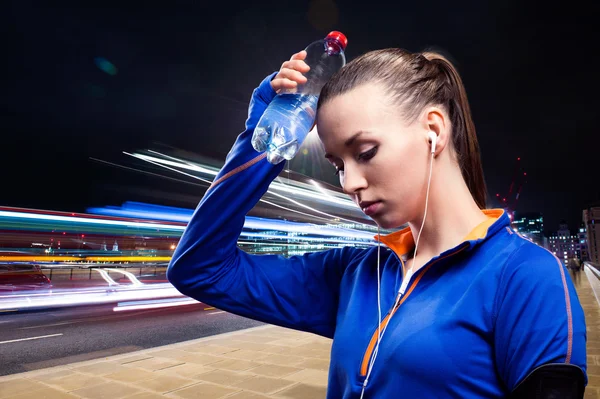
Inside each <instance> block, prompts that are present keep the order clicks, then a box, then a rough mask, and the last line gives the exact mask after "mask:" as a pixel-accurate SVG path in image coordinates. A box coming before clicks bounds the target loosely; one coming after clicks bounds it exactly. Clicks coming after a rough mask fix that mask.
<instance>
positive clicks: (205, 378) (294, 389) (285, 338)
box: [0, 269, 600, 399]
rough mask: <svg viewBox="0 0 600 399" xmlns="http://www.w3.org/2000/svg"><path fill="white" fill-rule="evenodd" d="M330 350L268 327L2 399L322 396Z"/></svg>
mask: <svg viewBox="0 0 600 399" xmlns="http://www.w3.org/2000/svg"><path fill="white" fill-rule="evenodd" d="M571 277H572V278H573V281H574V282H575V285H576V287H577V292H578V296H579V299H580V301H581V303H582V306H583V308H584V310H585V313H586V321H587V328H588V348H587V350H588V377H589V384H588V387H587V389H586V394H585V398H586V399H600V306H599V305H598V300H597V298H596V295H598V297H600V280H598V279H597V278H596V277H595V276H594V274H593V273H592V271H590V270H587V269H586V271H585V272H579V273H574V272H571ZM592 285H594V288H595V290H596V294H594V289H592ZM330 348H331V340H329V339H326V338H322V337H319V336H316V335H313V334H307V333H302V332H297V331H293V330H289V329H284V328H280V327H274V326H263V327H257V328H252V329H248V330H243V331H237V332H233V333H227V334H222V335H217V336H213V337H207V338H202V339H198V340H193V341H187V342H182V343H178V344H172V345H167V346H163V347H158V348H152V349H146V350H142V351H139V352H133V353H129V354H124V355H117V356H110V357H108V358H101V359H96V360H91V361H85V362H80V363H72V364H69V365H65V366H59V367H53V368H48V369H42V370H36V371H30V372H27V373H21V374H14V375H10V376H5V377H0V398H2V399H3V398H11V399H26V398H35V399H66V398H90V399H100V398H106V399H120V398H127V399H159V398H162V399H164V398H174V399H181V398H184V399H188V398H190V399H191V398H202V399H213V398H228V399H229V398H231V399H254V398H256V399H258V398H281V399H283V398H291V399H318V398H324V397H325V390H326V385H327V370H328V366H329V351H330Z"/></svg>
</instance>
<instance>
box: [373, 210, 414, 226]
mask: <svg viewBox="0 0 600 399" xmlns="http://www.w3.org/2000/svg"><path fill="white" fill-rule="evenodd" d="M373 216H374V217H373V218H372V219H373V221H375V223H377V225H378V226H379V227H381V228H382V229H397V228H399V227H401V226H404V225H405V224H406V223H407V221H406V218H403V217H398V216H399V215H395V216H396V217H393V216H392V215H390V214H385V213H382V214H380V215H373Z"/></svg>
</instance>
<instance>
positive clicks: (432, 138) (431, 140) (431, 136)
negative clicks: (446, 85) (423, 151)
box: [428, 130, 437, 154]
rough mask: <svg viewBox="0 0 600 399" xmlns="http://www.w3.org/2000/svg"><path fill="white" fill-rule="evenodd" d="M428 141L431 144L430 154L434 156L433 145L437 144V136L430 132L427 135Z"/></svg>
mask: <svg viewBox="0 0 600 399" xmlns="http://www.w3.org/2000/svg"><path fill="white" fill-rule="evenodd" d="M428 136H429V141H430V142H431V153H432V154H435V145H436V144H437V134H435V133H434V132H432V131H431V130H430V131H429V133H428Z"/></svg>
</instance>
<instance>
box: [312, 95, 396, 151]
mask: <svg viewBox="0 0 600 399" xmlns="http://www.w3.org/2000/svg"><path fill="white" fill-rule="evenodd" d="M398 118H399V112H398V106H397V105H394V104H393V102H392V100H391V98H390V97H389V95H388V94H387V93H386V91H385V90H384V89H383V87H382V86H380V85H378V84H367V85H363V86H359V87H357V88H355V89H352V90H350V91H348V92H346V93H344V94H341V95H339V96H336V97H334V98H332V99H330V100H329V101H327V102H326V103H325V104H324V105H323V106H322V107H321V109H319V112H318V114H317V132H318V134H319V138H320V139H321V141H322V142H323V145H324V146H325V149H326V150H329V148H331V149H332V150H333V147H336V146H339V145H341V144H343V142H345V141H346V140H347V139H348V138H350V137H352V136H353V135H354V134H355V133H356V132H359V131H369V132H376V131H378V130H382V126H385V125H387V124H397V123H398Z"/></svg>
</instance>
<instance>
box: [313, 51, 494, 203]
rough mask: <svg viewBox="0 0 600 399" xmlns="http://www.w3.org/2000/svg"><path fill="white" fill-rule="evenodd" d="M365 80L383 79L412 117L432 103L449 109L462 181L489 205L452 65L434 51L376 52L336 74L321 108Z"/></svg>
mask: <svg viewBox="0 0 600 399" xmlns="http://www.w3.org/2000/svg"><path fill="white" fill-rule="evenodd" d="M366 83H382V84H383V85H384V87H386V88H387V90H388V92H389V94H391V96H392V97H393V98H394V100H395V101H396V102H397V103H398V104H400V106H401V109H402V111H403V113H404V116H405V117H407V118H409V119H413V120H414V119H415V118H417V117H418V115H419V113H420V112H421V111H422V110H423V109H424V108H425V107H426V106H427V105H431V104H434V105H439V106H442V107H443V108H444V109H445V110H446V112H448V114H449V116H450V123H451V127H452V145H453V147H454V150H455V152H456V156H457V160H458V165H459V166H460V170H461V173H462V176H463V179H464V180H465V182H466V184H467V187H468V188H469V191H470V192H471V195H472V196H473V199H474V200H475V202H476V203H477V205H478V206H479V207H480V208H481V209H483V208H485V204H486V187H485V180H484V178H483V167H482V165H481V157H480V153H479V143H478V141H477V134H476V132H475V125H474V124H473V119H472V117H471V108H470V107H469V102H468V100H467V93H466V91H465V88H464V85H463V82H462V80H461V78H460V75H459V74H458V72H457V70H456V68H454V66H453V65H452V63H451V62H450V61H448V60H447V59H446V58H445V57H444V56H442V55H441V54H438V53H435V52H424V53H410V52H408V51H406V50H403V49H397V48H390V49H383V50H376V51H371V52H369V53H366V54H364V55H362V56H360V57H358V58H356V59H354V60H352V61H351V62H349V63H348V64H347V65H346V66H344V67H343V68H342V69H341V70H339V71H338V72H337V73H336V74H335V75H334V76H332V78H331V79H330V80H329V81H328V82H327V84H326V85H325V86H324V87H323V89H322V90H321V95H320V96H319V103H318V105H317V109H319V108H320V107H321V106H322V105H323V104H325V103H326V102H327V101H329V100H331V99H332V98H334V97H336V96H338V95H340V94H343V93H345V92H347V91H350V90H352V89H354V88H356V87H358V86H361V85H363V84H366Z"/></svg>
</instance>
